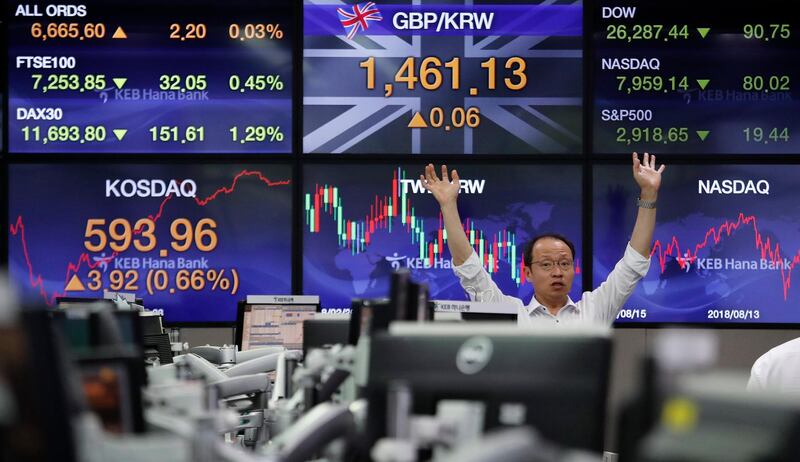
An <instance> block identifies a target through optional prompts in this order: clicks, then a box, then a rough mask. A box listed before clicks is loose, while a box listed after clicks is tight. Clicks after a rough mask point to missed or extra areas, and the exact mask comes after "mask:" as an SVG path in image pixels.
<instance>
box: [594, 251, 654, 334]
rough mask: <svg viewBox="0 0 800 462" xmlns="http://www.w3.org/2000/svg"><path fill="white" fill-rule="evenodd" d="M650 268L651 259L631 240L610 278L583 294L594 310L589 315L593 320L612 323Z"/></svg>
mask: <svg viewBox="0 0 800 462" xmlns="http://www.w3.org/2000/svg"><path fill="white" fill-rule="evenodd" d="M649 269H650V259H649V258H645V257H643V256H642V255H641V254H639V252H637V251H636V250H634V249H633V247H631V244H630V242H629V243H628V245H627V246H626V248H625V254H624V255H623V256H622V259H621V260H620V261H618V262H617V264H616V266H614V269H613V270H612V271H611V273H610V274H609V275H608V278H606V280H605V281H604V282H603V283H602V284H600V286H599V287H598V288H596V289H594V290H593V291H591V292H587V293H584V295H583V301H584V307H585V308H587V309H590V310H591V311H592V312H591V313H590V314H589V316H590V317H591V318H592V319H593V321H594V322H597V323H598V324H604V325H611V324H612V323H613V322H614V319H615V318H616V317H617V312H618V311H619V309H620V308H621V307H622V305H623V304H624V303H625V302H626V301H627V300H628V298H629V297H630V296H631V294H632V293H633V289H635V288H636V283H638V282H639V280H640V279H642V278H643V277H644V276H645V275H646V274H647V271H648V270H649ZM587 302H588V303H587Z"/></svg>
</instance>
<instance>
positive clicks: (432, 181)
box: [419, 164, 461, 206]
mask: <svg viewBox="0 0 800 462" xmlns="http://www.w3.org/2000/svg"><path fill="white" fill-rule="evenodd" d="M419 179H420V180H422V184H423V185H424V186H425V189H427V190H428V191H430V192H431V193H433V197H435V198H436V201H437V202H439V205H440V206H444V205H448V204H451V203H455V202H456V200H457V199H458V192H459V190H460V189H461V184H460V182H459V178H458V172H457V171H455V170H453V172H452V173H451V174H450V177H449V178H448V176H447V166H446V165H442V178H441V179H439V177H438V176H436V170H435V168H434V167H433V164H428V165H427V166H426V167H425V174H424V175H420V176H419Z"/></svg>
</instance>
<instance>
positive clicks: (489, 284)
mask: <svg viewBox="0 0 800 462" xmlns="http://www.w3.org/2000/svg"><path fill="white" fill-rule="evenodd" d="M453 272H454V273H456V276H458V280H459V282H461V287H463V288H464V290H465V291H466V292H467V295H469V299H470V300H472V301H473V302H500V303H511V304H513V305H514V306H516V307H518V308H519V307H522V306H523V304H522V300H520V299H518V298H516V297H512V296H510V295H505V294H503V292H502V291H500V288H499V287H497V284H496V283H495V282H494V281H493V280H492V277H491V276H490V275H489V273H488V272H487V271H486V269H485V268H484V267H483V265H482V264H481V260H480V258H478V254H476V253H475V251H474V250H473V251H472V254H470V256H469V258H467V260H466V261H465V262H464V263H462V264H461V265H459V266H456V265H453Z"/></svg>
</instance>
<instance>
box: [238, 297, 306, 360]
mask: <svg viewBox="0 0 800 462" xmlns="http://www.w3.org/2000/svg"><path fill="white" fill-rule="evenodd" d="M316 312H317V306H316V305H248V306H246V307H245V309H244V321H243V323H242V344H241V345H240V349H241V350H242V351H244V350H249V349H252V348H258V347H264V346H282V347H284V348H286V349H287V350H302V349H303V321H307V320H310V319H314V316H315V313H316Z"/></svg>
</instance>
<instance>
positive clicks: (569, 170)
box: [303, 164, 582, 308]
mask: <svg viewBox="0 0 800 462" xmlns="http://www.w3.org/2000/svg"><path fill="white" fill-rule="evenodd" d="M450 167H451V168H455V167H457V170H458V173H459V175H460V177H461V193H460V195H459V211H460V214H461V219H462V220H463V224H464V228H465V230H466V231H467V233H468V237H469V239H470V243H472V244H473V247H474V249H475V251H476V252H477V253H478V256H479V258H481V259H482V261H483V263H484V267H486V268H487V270H488V271H489V273H490V274H491V275H492V278H493V279H494V281H495V282H496V283H497V285H498V286H499V287H500V288H501V289H502V290H503V292H504V293H505V294H507V295H513V296H516V297H519V298H521V299H522V300H523V301H524V302H525V303H527V302H528V301H529V300H530V298H531V296H532V294H533V288H532V286H531V284H530V283H529V282H527V281H525V278H524V276H523V275H522V272H521V266H522V250H523V247H524V245H525V243H526V242H527V241H528V240H529V239H530V238H531V237H533V236H535V235H537V234H540V233H543V232H553V231H556V232H559V233H561V234H563V235H565V236H567V237H568V238H569V239H571V240H572V241H574V242H575V245H576V257H577V258H576V276H575V280H574V284H573V290H572V292H571V293H570V296H572V297H573V298H574V299H576V300H577V299H578V298H580V292H581V285H582V274H581V261H582V260H581V258H580V257H581V255H582V254H581V249H582V246H581V239H580V238H581V196H582V193H581V181H582V180H581V167H580V166H568V165H549V166H544V165H537V166H532V165H515V166H514V167H513V168H509V167H508V166H506V165H461V166H454V165H451V166H450ZM423 168H424V166H423V165H403V166H392V165H390V164H389V165H372V166H364V165H340V164H337V165H307V166H306V167H305V169H304V173H303V178H304V184H303V191H304V201H305V204H303V206H304V217H305V218H304V225H303V226H304V228H303V292H304V293H305V294H310V295H319V296H320V302H321V304H322V307H323V308H349V307H350V303H351V300H352V299H353V298H378V297H388V296H389V283H390V276H391V274H392V272H393V271H394V270H396V269H400V268H408V269H409V270H410V271H411V277H412V279H413V280H415V281H418V282H424V283H426V284H427V285H428V287H429V289H430V296H431V297H432V298H434V299H439V300H466V299H467V296H466V293H465V292H464V290H463V289H462V288H461V285H460V284H459V281H458V278H456V276H455V274H453V270H452V261H451V257H450V252H449V250H448V249H447V240H446V239H447V235H446V233H445V232H444V229H443V224H442V219H441V216H440V212H439V205H438V204H437V202H436V199H434V197H433V196H432V195H431V194H429V193H428V192H427V191H426V190H425V189H424V186H423V184H422V182H421V180H420V179H419V175H420V174H421V173H422V172H423Z"/></svg>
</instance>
